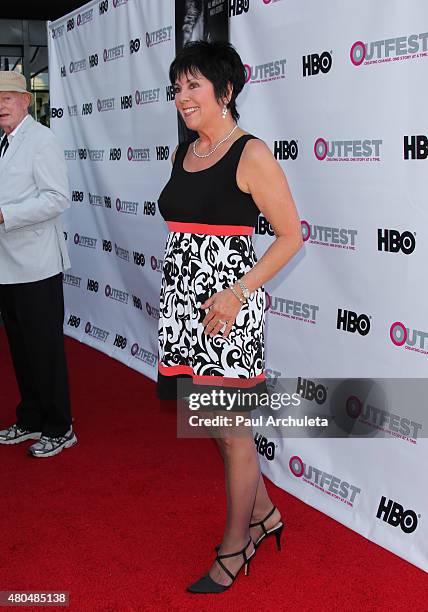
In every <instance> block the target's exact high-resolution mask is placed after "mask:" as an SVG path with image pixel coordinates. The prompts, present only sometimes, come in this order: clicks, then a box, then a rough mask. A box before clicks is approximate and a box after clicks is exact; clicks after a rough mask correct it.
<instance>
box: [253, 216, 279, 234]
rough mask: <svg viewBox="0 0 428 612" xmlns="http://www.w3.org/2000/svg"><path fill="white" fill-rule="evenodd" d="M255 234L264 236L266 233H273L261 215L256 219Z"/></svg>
mask: <svg viewBox="0 0 428 612" xmlns="http://www.w3.org/2000/svg"><path fill="white" fill-rule="evenodd" d="M256 234H260V235H261V236H265V235H266V234H269V236H274V235H275V232H274V231H273V229H272V226H271V224H270V223H269V221H268V220H267V219H266V217H263V215H260V216H259V218H258V219H257V225H256Z"/></svg>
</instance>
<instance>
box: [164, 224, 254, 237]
mask: <svg viewBox="0 0 428 612" xmlns="http://www.w3.org/2000/svg"><path fill="white" fill-rule="evenodd" d="M167 225H168V229H169V231H170V232H183V233H185V234H206V235H208V236H251V234H252V233H253V232H254V227H251V226H249V225H209V224H208V223H181V222H180V221H167Z"/></svg>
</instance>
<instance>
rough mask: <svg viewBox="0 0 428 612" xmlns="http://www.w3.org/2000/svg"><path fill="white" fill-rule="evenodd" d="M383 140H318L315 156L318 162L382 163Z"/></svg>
mask: <svg viewBox="0 0 428 612" xmlns="http://www.w3.org/2000/svg"><path fill="white" fill-rule="evenodd" d="M382 143H383V141H382V140H381V139H370V138H365V139H363V140H326V139H325V138H317V139H316V140H315V144H314V155H315V157H316V158H317V159H318V161H324V160H325V161H335V162H373V161H380V160H381V158H380V147H381V145H382Z"/></svg>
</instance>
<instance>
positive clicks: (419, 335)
mask: <svg viewBox="0 0 428 612" xmlns="http://www.w3.org/2000/svg"><path fill="white" fill-rule="evenodd" d="M389 337H390V339H391V342H392V343H393V344H395V346H397V347H402V346H404V348H405V349H406V350H408V351H415V352H416V353H421V354H422V355H428V331H422V330H420V329H411V328H410V327H407V326H406V325H404V323H402V322H401V321H394V323H392V325H391V327H390V329H389Z"/></svg>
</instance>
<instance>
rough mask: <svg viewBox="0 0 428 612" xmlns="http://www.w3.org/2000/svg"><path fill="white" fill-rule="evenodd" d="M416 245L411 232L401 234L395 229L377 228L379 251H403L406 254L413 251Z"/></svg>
mask: <svg viewBox="0 0 428 612" xmlns="http://www.w3.org/2000/svg"><path fill="white" fill-rule="evenodd" d="M415 247H416V240H415V237H414V235H413V234H411V233H410V232H403V233H402V234H400V232H398V231H397V230H393V229H380V228H379V229H378V230H377V249H378V251H388V252H390V253H398V251H401V252H402V253H404V254H405V255H410V254H411V253H413V251H414V250H415Z"/></svg>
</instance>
